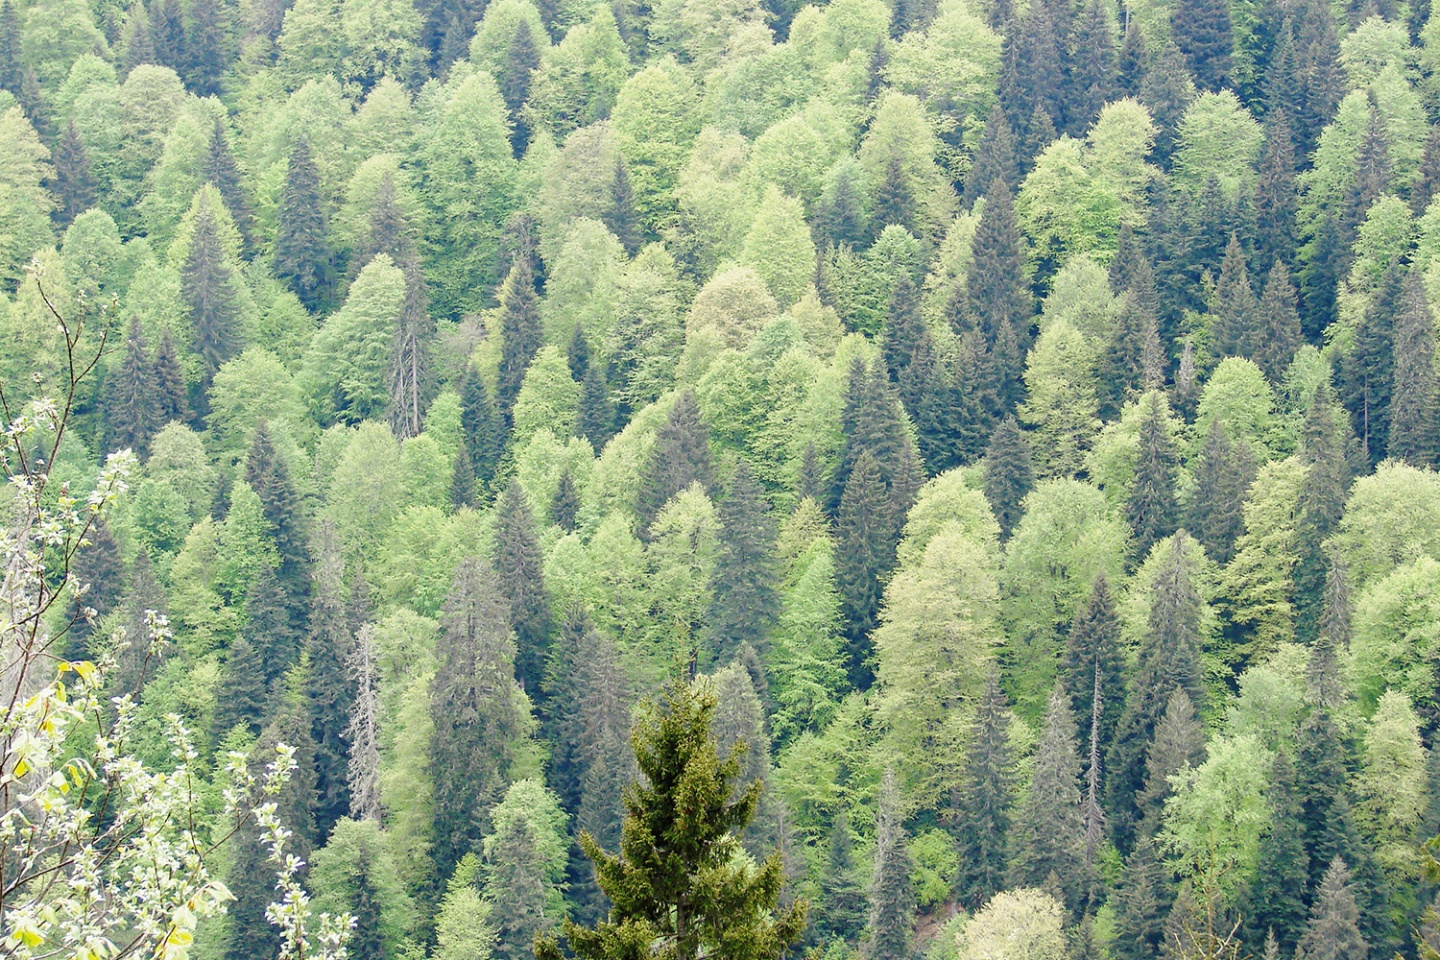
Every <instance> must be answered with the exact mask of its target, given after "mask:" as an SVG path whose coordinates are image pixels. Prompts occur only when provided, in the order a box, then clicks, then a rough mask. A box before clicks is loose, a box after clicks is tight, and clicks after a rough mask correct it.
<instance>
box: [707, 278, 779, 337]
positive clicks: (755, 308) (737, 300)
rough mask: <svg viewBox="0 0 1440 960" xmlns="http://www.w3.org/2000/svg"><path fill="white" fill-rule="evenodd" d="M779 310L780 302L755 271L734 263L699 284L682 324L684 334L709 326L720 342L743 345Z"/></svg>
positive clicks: (709, 329) (708, 328)
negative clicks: (734, 265)
mask: <svg viewBox="0 0 1440 960" xmlns="http://www.w3.org/2000/svg"><path fill="white" fill-rule="evenodd" d="M779 313H780V305H779V304H778V303H777V302H776V301H775V298H774V297H773V296H771V294H770V290H769V288H768V287H767V286H766V284H765V281H764V280H762V279H761V278H760V276H759V274H757V273H756V271H755V270H754V269H752V268H750V267H734V268H731V269H729V270H725V271H723V272H721V273H717V274H716V275H715V276H713V277H711V278H710V280H709V282H707V283H706V284H705V286H703V287H701V288H700V292H699V293H698V294H696V295H695V302H694V303H692V304H691V305H690V313H689V315H688V316H687V317H686V318H685V327H686V332H687V336H694V335H695V334H697V333H700V332H701V331H711V330H713V331H716V332H717V333H718V334H719V336H720V340H721V342H722V343H725V344H728V345H729V346H732V347H737V348H743V347H745V346H746V345H748V344H749V343H750V340H751V339H752V338H753V337H754V336H755V334H757V333H759V332H760V328H761V327H763V326H764V325H765V324H766V323H768V322H769V321H770V320H771V319H773V318H774V317H775V316H777V315H778V314H779Z"/></svg>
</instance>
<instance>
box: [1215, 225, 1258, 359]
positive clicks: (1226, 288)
mask: <svg viewBox="0 0 1440 960" xmlns="http://www.w3.org/2000/svg"><path fill="white" fill-rule="evenodd" d="M1213 303H1214V306H1213V307H1212V308H1211V314H1212V317H1213V320H1212V323H1211V327H1210V349H1211V351H1212V352H1213V353H1214V354H1215V356H1217V357H1249V356H1251V354H1252V353H1253V351H1254V348H1255V343H1256V334H1257V333H1258V330H1259V323H1258V322H1257V321H1256V312H1257V310H1258V307H1257V305H1256V303H1255V293H1254V291H1253V290H1252V289H1251V286H1250V271H1249V270H1248V269H1246V266H1245V251H1244V250H1243V249H1242V248H1241V247H1240V240H1239V239H1238V237H1236V235H1235V234H1233V233H1232V234H1231V235H1230V244H1229V246H1227V247H1226V248H1225V260H1224V262H1222V263H1221V264H1220V277H1219V279H1217V280H1216V281H1215V296H1214V299H1213Z"/></svg>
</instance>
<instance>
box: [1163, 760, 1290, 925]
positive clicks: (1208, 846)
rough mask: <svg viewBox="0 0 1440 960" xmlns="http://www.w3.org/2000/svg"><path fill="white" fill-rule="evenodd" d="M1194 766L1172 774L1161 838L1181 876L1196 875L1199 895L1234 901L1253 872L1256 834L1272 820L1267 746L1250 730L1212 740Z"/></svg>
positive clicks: (1190, 877)
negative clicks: (1199, 763)
mask: <svg viewBox="0 0 1440 960" xmlns="http://www.w3.org/2000/svg"><path fill="white" fill-rule="evenodd" d="M1208 754H1209V755H1208V756H1207V757H1206V759H1205V762H1204V763H1202V764H1201V765H1200V766H1199V767H1198V768H1190V767H1186V768H1184V769H1182V770H1180V772H1179V773H1176V774H1175V775H1173V776H1172V777H1171V778H1170V784H1171V788H1172V789H1173V790H1174V791H1175V792H1174V794H1173V795H1172V796H1171V797H1170V798H1169V799H1167V800H1166V801H1165V829H1164V833H1163V834H1162V838H1163V841H1164V844H1165V846H1166V847H1167V848H1168V849H1169V851H1170V853H1171V856H1172V861H1171V862H1172V863H1173V865H1174V866H1175V868H1176V870H1177V871H1178V872H1179V873H1180V875H1181V876H1182V877H1185V878H1189V879H1191V880H1193V881H1194V883H1195V884H1196V886H1197V887H1198V888H1199V890H1200V891H1201V896H1202V900H1203V899H1208V898H1216V899H1218V900H1220V901H1223V902H1225V903H1228V904H1231V905H1233V904H1234V903H1235V902H1236V898H1237V897H1238V896H1240V895H1241V894H1242V892H1243V890H1244V889H1245V884H1246V882H1247V881H1248V880H1249V879H1250V878H1251V877H1252V876H1253V874H1254V871H1255V861H1256V858H1257V856H1258V855H1259V852H1260V836H1261V834H1262V833H1263V832H1264V830H1265V828H1266V826H1267V824H1268V823H1269V822H1270V809H1269V806H1268V805H1267V803H1266V800H1265V790H1266V786H1267V784H1268V781H1269V771H1270V767H1271V764H1272V762H1273V757H1272V756H1271V754H1270V752H1269V751H1268V750H1266V749H1265V747H1264V746H1263V745H1262V744H1261V743H1260V741H1259V740H1257V739H1255V738H1254V737H1250V736H1238V737H1230V736H1222V737H1217V738H1216V739H1215V740H1213V741H1211V743H1210V746H1209V750H1208Z"/></svg>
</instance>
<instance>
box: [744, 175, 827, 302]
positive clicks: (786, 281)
mask: <svg viewBox="0 0 1440 960" xmlns="http://www.w3.org/2000/svg"><path fill="white" fill-rule="evenodd" d="M740 257H741V261H742V262H743V263H745V264H747V265H748V266H750V267H751V268H753V269H754V271H755V272H756V274H758V275H759V277H760V279H761V280H763V281H765V285H766V286H767V287H768V288H769V289H770V292H771V293H773V294H774V295H775V299H776V300H777V301H779V303H780V305H781V306H782V307H788V306H790V305H791V304H793V303H794V302H795V301H797V300H799V299H800V297H802V296H803V295H804V294H805V291H806V290H807V289H808V288H809V287H810V281H811V278H812V277H813V276H814V275H815V244H814V243H813V242H812V241H811V239H810V229H809V227H807V226H806V225H805V211H804V209H802V207H801V205H800V201H799V200H796V199H793V198H791V197H787V196H784V195H783V194H781V192H780V191H779V189H777V188H776V187H774V186H771V187H769V188H768V189H767V190H766V191H765V197H764V199H763V200H762V201H761V202H760V210H759V212H758V213H757V214H756V215H755V222H754V223H753V224H752V225H751V227H750V232H749V233H747V234H746V235H745V245H744V247H743V248H742V250H741V254H740Z"/></svg>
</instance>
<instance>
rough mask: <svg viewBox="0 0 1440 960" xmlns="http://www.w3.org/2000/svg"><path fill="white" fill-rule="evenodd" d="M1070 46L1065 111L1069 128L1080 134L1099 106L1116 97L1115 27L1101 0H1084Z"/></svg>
mask: <svg viewBox="0 0 1440 960" xmlns="http://www.w3.org/2000/svg"><path fill="white" fill-rule="evenodd" d="M1071 46H1072V48H1073V51H1074V52H1073V54H1072V57H1071V61H1070V76H1069V77H1068V78H1066V90H1067V92H1068V94H1069V102H1068V103H1067V104H1066V107H1065V115H1066V116H1067V117H1068V118H1069V121H1070V123H1069V129H1070V132H1071V133H1072V134H1073V135H1076V136H1079V135H1080V134H1082V133H1084V132H1085V130H1086V129H1088V128H1089V126H1090V125H1091V124H1092V123H1094V122H1095V118H1096V117H1098V116H1099V115H1100V108H1101V107H1103V106H1105V104H1107V103H1109V102H1110V101H1112V100H1116V99H1118V96H1117V90H1118V79H1119V78H1118V73H1117V65H1116V61H1115V57H1116V54H1115V28H1114V25H1113V24H1112V23H1111V22H1110V13H1109V12H1108V11H1107V9H1106V6H1105V4H1103V3H1102V2H1101V0H1086V2H1085V4H1084V7H1083V8H1082V10H1081V12H1080V16H1079V18H1078V19H1077V21H1076V29H1075V35H1074V37H1073V38H1072V43H1071Z"/></svg>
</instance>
